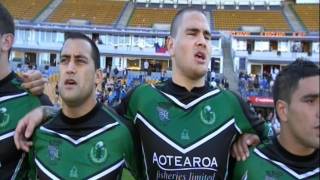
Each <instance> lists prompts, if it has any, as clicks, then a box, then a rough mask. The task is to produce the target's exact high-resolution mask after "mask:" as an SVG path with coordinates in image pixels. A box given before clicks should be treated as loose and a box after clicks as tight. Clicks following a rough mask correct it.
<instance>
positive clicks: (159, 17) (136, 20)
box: [129, 8, 177, 27]
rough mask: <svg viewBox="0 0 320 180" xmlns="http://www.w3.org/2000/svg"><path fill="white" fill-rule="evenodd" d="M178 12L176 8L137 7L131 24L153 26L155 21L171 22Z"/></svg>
mask: <svg viewBox="0 0 320 180" xmlns="http://www.w3.org/2000/svg"><path fill="white" fill-rule="evenodd" d="M155 12H156V13H155ZM176 13H177V10H175V9H160V8H152V9H151V8H135V10H134V12H133V15H132V16H131V19H130V21H129V26H137V27H152V26H153V24H155V23H162V24H170V23H171V21H172V19H173V17H174V15H175V14H176Z"/></svg>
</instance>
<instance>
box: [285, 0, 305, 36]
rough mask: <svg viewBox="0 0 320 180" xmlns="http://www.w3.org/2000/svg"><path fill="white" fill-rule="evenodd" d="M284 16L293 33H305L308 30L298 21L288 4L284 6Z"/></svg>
mask: <svg viewBox="0 0 320 180" xmlns="http://www.w3.org/2000/svg"><path fill="white" fill-rule="evenodd" d="M283 14H284V16H285V17H286V19H287V21H288V24H289V25H290V27H291V30H292V31H294V32H305V31H306V29H305V28H304V27H303V25H302V24H301V23H300V21H299V20H298V18H297V16H296V14H295V13H294V12H293V11H292V9H291V8H290V7H289V4H288V3H285V4H284V7H283Z"/></svg>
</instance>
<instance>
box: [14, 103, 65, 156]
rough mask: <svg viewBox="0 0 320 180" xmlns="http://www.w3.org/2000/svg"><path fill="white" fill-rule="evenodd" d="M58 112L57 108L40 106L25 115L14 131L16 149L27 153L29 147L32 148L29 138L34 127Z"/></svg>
mask: <svg viewBox="0 0 320 180" xmlns="http://www.w3.org/2000/svg"><path fill="white" fill-rule="evenodd" d="M58 111H59V108H56V107H53V106H40V107H37V108H35V109H34V110H32V111H30V112H29V113H28V114H26V115H25V116H24V117H23V118H22V119H21V120H20V121H19V123H18V125H17V127H16V130H15V135H14V142H15V144H16V147H17V149H22V150H24V151H26V152H29V149H30V146H32V141H30V137H31V136H32V134H33V132H34V130H35V129H36V127H38V126H39V125H40V124H41V123H43V122H45V121H46V120H47V119H49V118H51V117H54V116H55V115H56V114H57V113H58Z"/></svg>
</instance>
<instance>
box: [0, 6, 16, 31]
mask: <svg viewBox="0 0 320 180" xmlns="http://www.w3.org/2000/svg"><path fill="white" fill-rule="evenodd" d="M7 33H11V34H13V35H14V21H13V18H12V16H11V14H10V13H9V11H8V10H7V9H6V8H5V7H4V6H3V5H2V4H1V3H0V35H3V34H7Z"/></svg>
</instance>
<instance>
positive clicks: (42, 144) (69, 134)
mask: <svg viewBox="0 0 320 180" xmlns="http://www.w3.org/2000/svg"><path fill="white" fill-rule="evenodd" d="M33 142H34V146H33V149H32V155H31V156H30V161H31V163H33V164H35V167H36V168H34V170H33V172H32V173H30V176H31V179H35V176H37V178H39V179H40V180H41V179H110V180H116V179H120V178H121V173H122V169H123V168H124V167H127V168H128V169H129V170H130V171H131V172H132V174H133V175H134V176H135V177H137V178H138V176H139V172H138V170H139V168H138V166H137V165H136V164H137V163H138V161H137V160H136V159H135V156H134V154H135V146H134V144H135V142H134V139H133V137H132V136H131V132H130V131H129V129H128V127H127V126H125V125H124V124H123V123H122V122H121V121H120V118H119V117H118V116H117V114H116V113H113V112H112V111H111V110H110V109H107V108H106V107H104V106H102V105H101V104H97V105H96V106H95V107H94V108H93V109H92V110H91V111H90V112H89V113H88V114H86V115H84V116H82V117H80V118H75V119H71V118H68V117H66V116H65V115H64V114H63V113H62V112H60V113H59V114H58V116H56V117H55V118H53V119H52V120H51V121H49V122H48V123H46V124H44V125H43V126H41V127H40V128H39V129H38V130H37V131H36V133H35V134H34V137H33ZM35 171H36V173H35Z"/></svg>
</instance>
